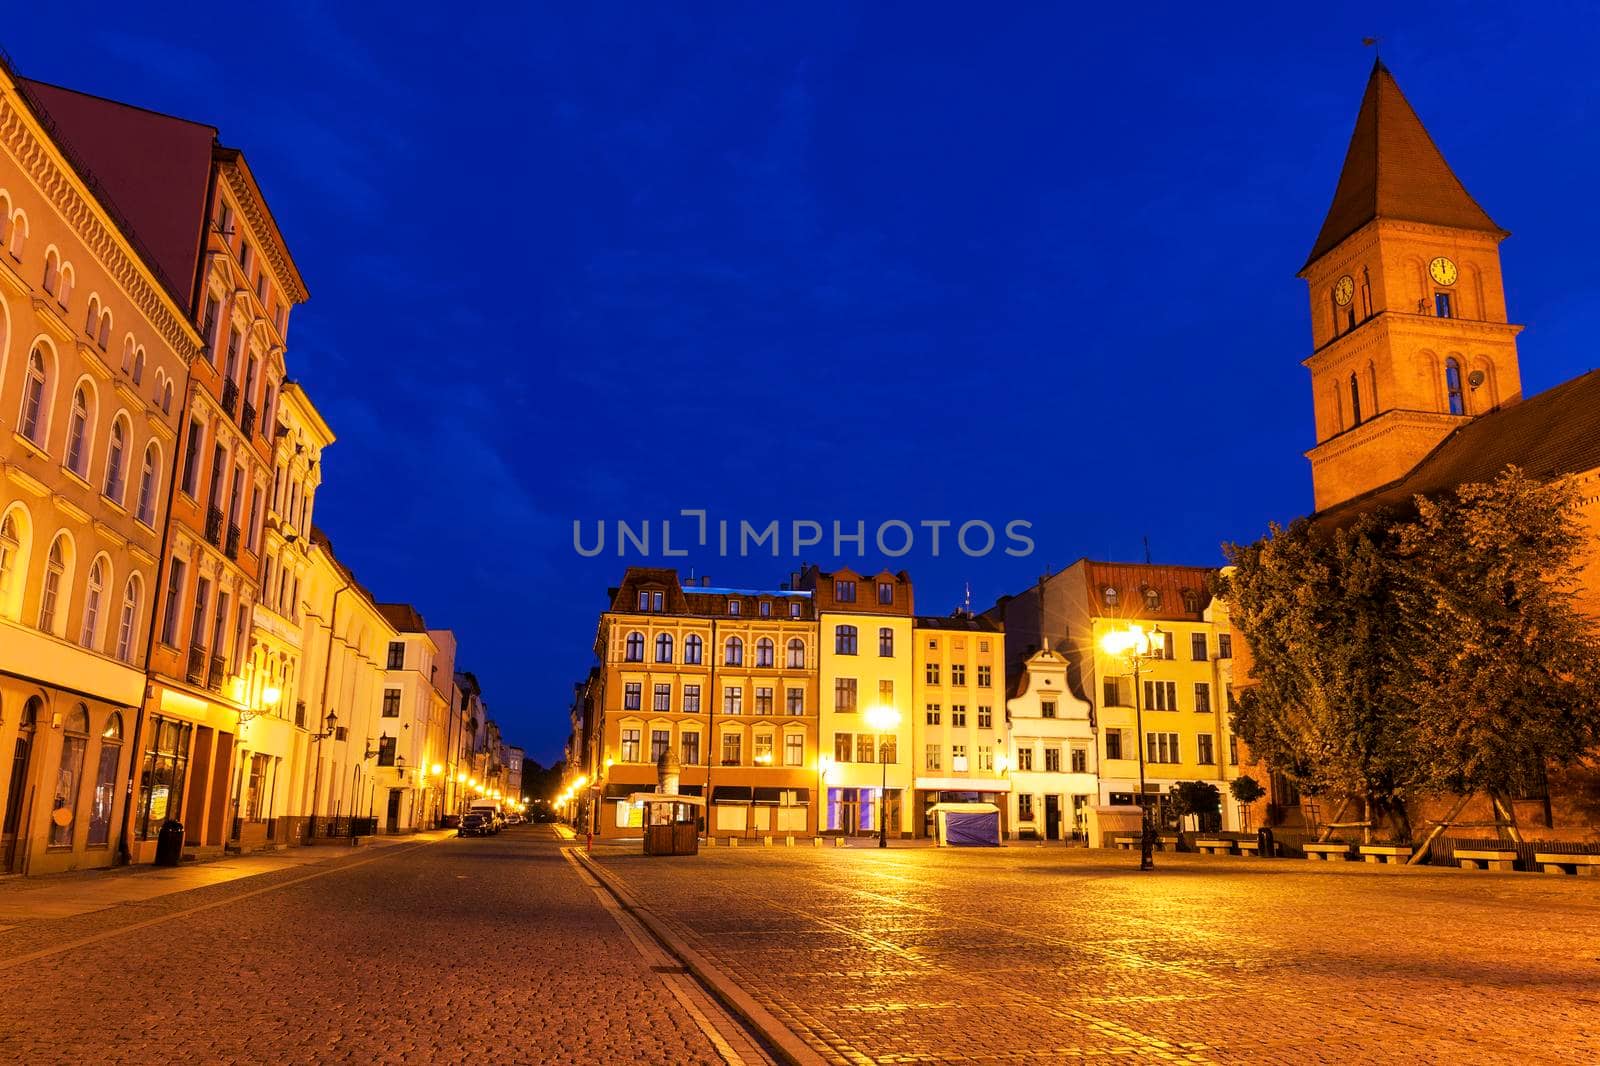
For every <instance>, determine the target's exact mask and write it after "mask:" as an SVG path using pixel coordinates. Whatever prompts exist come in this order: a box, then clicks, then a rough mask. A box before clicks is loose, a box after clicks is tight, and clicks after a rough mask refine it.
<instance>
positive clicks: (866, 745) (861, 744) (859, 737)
mask: <svg viewBox="0 0 1600 1066" xmlns="http://www.w3.org/2000/svg"><path fill="white" fill-rule="evenodd" d="M877 761H878V760H877V758H876V757H875V756H874V754H873V750H872V734H871V733H857V734H856V762H877Z"/></svg>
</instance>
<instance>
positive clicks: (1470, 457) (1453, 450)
mask: <svg viewBox="0 0 1600 1066" xmlns="http://www.w3.org/2000/svg"><path fill="white" fill-rule="evenodd" d="M1507 466H1516V467H1518V468H1520V469H1521V470H1522V471H1523V472H1524V473H1526V474H1529V475H1530V476H1532V477H1537V478H1554V477H1561V476H1562V475H1565V474H1579V473H1583V472H1584V471H1587V470H1595V469H1600V370H1591V371H1589V372H1588V373H1587V374H1582V375H1580V376H1578V377H1575V378H1573V379H1572V380H1571V381H1568V382H1565V383H1563V384H1561V385H1557V386H1556V387H1555V388H1553V389H1549V390H1547V391H1545V392H1541V393H1540V394H1539V395H1537V396H1535V397H1533V398H1532V399H1527V400H1523V401H1522V402H1521V403H1516V404H1512V405H1511V406H1510V407H1504V408H1501V409H1500V410H1498V411H1492V412H1490V413H1489V414H1486V415H1482V416H1480V417H1478V418H1474V419H1473V420H1472V421H1470V422H1467V423H1465V424H1463V425H1461V426H1459V427H1457V429H1456V430H1455V431H1454V432H1453V433H1451V434H1450V435H1449V436H1448V437H1446V438H1445V439H1444V440H1442V441H1440V442H1439V444H1438V446H1437V447H1435V448H1434V449H1433V451H1431V452H1429V453H1428V455H1427V456H1426V457H1425V458H1424V459H1423V460H1422V462H1420V463H1418V464H1417V465H1416V466H1415V467H1413V468H1412V470H1411V472H1410V473H1409V474H1406V475H1405V476H1404V477H1402V478H1399V479H1398V480H1396V481H1391V482H1390V483H1389V484H1387V485H1383V486H1381V487H1379V488H1376V489H1373V490H1372V491H1371V492H1368V493H1365V494H1363V495H1361V496H1356V497H1354V498H1353V499H1349V500H1346V501H1344V502H1343V503H1340V504H1337V505H1335V506H1333V507H1330V508H1328V509H1327V510H1325V511H1321V512H1319V513H1318V514H1317V515H1316V516H1315V520H1316V521H1317V522H1319V523H1320V522H1331V523H1333V524H1335V525H1339V524H1342V523H1343V522H1346V521H1349V520H1352V519H1354V518H1355V517H1356V516H1357V515H1358V514H1360V513H1362V512H1364V511H1371V510H1376V509H1378V508H1381V507H1400V506H1403V505H1404V504H1406V503H1408V502H1409V501H1410V500H1411V498H1412V497H1413V496H1419V495H1420V496H1433V495H1437V494H1439V493H1443V492H1448V491H1451V490H1452V489H1455V488H1456V487H1457V486H1459V485H1466V484H1471V483H1473V482H1486V481H1492V480H1494V478H1495V476H1496V475H1498V474H1499V473H1500V471H1502V470H1504V469H1505V468H1506V467H1507Z"/></svg>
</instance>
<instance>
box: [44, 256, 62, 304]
mask: <svg viewBox="0 0 1600 1066" xmlns="http://www.w3.org/2000/svg"><path fill="white" fill-rule="evenodd" d="M43 284H44V291H45V292H47V293H49V294H50V295H51V296H54V295H55V294H56V292H57V291H58V290H59V289H60V287H61V257H60V256H58V255H56V250H55V249H54V248H52V249H50V250H49V251H48V252H45V253H44V282H43Z"/></svg>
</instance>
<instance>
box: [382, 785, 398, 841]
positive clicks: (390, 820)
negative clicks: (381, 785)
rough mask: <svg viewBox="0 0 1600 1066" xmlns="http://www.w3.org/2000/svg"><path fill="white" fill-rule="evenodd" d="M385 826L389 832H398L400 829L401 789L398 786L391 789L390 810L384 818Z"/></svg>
mask: <svg viewBox="0 0 1600 1066" xmlns="http://www.w3.org/2000/svg"><path fill="white" fill-rule="evenodd" d="M383 828H384V831H385V832H387V833H398V832H399V831H400V790H399V789H398V788H391V789H390V790H389V811H388V815H387V816H386V817H385V818H384V823H383Z"/></svg>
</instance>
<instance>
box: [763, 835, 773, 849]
mask: <svg viewBox="0 0 1600 1066" xmlns="http://www.w3.org/2000/svg"><path fill="white" fill-rule="evenodd" d="M761 846H762V847H764V848H770V847H772V837H771V835H770V834H769V835H767V836H764V837H762V838H761Z"/></svg>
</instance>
